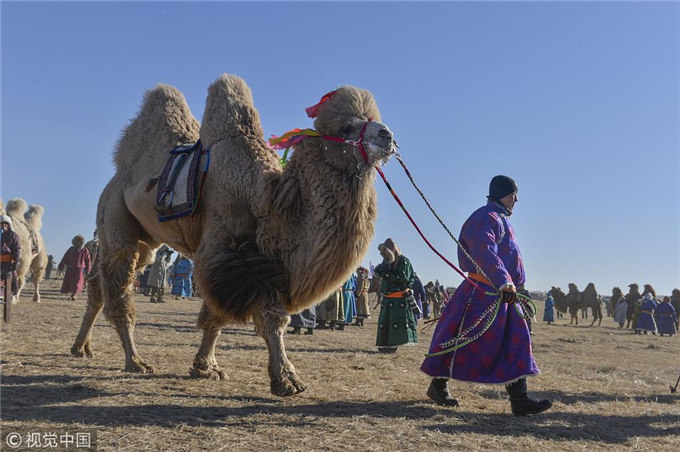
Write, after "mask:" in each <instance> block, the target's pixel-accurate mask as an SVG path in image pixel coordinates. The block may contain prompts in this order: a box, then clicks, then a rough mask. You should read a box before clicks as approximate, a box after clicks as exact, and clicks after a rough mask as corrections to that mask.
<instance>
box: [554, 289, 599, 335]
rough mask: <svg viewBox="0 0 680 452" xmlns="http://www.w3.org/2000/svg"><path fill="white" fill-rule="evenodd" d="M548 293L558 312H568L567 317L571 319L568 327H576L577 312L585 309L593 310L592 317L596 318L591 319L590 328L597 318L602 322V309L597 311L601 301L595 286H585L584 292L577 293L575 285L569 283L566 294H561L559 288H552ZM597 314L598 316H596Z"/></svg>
mask: <svg viewBox="0 0 680 452" xmlns="http://www.w3.org/2000/svg"><path fill="white" fill-rule="evenodd" d="M550 293H551V294H552V296H553V299H554V300H555V308H556V309H557V310H558V311H559V312H566V311H569V316H570V317H571V320H570V321H569V325H571V324H574V323H575V324H576V325H578V313H579V311H580V310H581V309H587V308H591V309H593V317H595V316H597V317H595V318H594V319H593V323H591V324H590V326H593V324H594V323H595V321H596V320H597V319H598V318H599V319H600V323H601V322H602V319H601V318H600V316H601V315H602V308H599V311H598V304H601V302H602V301H601V300H599V298H598V295H597V292H596V291H595V284H593V283H590V284H588V285H587V286H586V290H585V291H583V292H579V291H578V287H576V284H574V283H569V292H568V293H567V294H565V293H564V292H562V290H561V289H560V288H559V287H555V286H553V287H552V289H550ZM592 294H595V297H593V296H592ZM598 312H599V315H598V314H597V313H598Z"/></svg>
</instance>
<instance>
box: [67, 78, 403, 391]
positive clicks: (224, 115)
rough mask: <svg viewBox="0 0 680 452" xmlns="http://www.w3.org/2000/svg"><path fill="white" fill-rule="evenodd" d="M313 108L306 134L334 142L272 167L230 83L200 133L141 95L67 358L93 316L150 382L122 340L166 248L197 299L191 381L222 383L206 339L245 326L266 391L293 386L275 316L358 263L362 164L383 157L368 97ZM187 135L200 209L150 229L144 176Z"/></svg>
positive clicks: (164, 103) (385, 134)
mask: <svg viewBox="0 0 680 452" xmlns="http://www.w3.org/2000/svg"><path fill="white" fill-rule="evenodd" d="M324 99H325V101H324V100H322V102H321V103H319V104H317V106H316V107H318V108H316V109H315V110H314V113H313V114H310V116H316V120H315V123H314V126H315V128H316V130H317V131H318V132H319V133H320V134H321V135H324V136H332V137H339V138H342V139H343V140H342V141H331V140H330V139H324V138H322V137H316V136H314V137H309V138H307V139H305V140H303V141H301V142H299V143H298V144H296V145H295V152H294V153H293V155H292V157H291V159H290V161H289V162H288V163H287V165H286V166H285V170H284V169H283V168H282V166H281V163H280V159H279V156H278V155H277V154H276V152H274V151H273V150H272V149H270V148H268V147H267V145H266V143H265V141H264V138H263V131H262V126H261V124H260V118H259V114H258V112H257V110H256V109H255V107H254V105H253V101H252V94H251V92H250V89H249V88H248V86H247V85H246V84H245V82H244V81H243V80H242V79H240V78H239V77H236V76H234V75H226V74H225V75H222V76H221V77H220V78H218V79H217V80H216V81H215V82H214V83H213V84H212V85H211V86H210V88H209V90H208V98H207V101H206V109H205V113H204V115H203V121H202V124H201V126H200V131H199V124H198V122H197V121H196V120H195V119H194V117H193V116H192V114H191V112H190V111H189V107H188V106H187V104H186V101H185V99H184V96H183V95H182V94H181V93H180V92H179V91H178V90H177V89H175V88H173V87H170V86H167V85H159V86H158V87H156V88H155V89H153V90H151V91H149V92H148V93H147V94H146V96H145V99H144V102H143V105H142V108H141V111H140V113H139V115H138V116H137V118H136V119H134V120H133V121H132V123H131V124H130V125H129V126H127V128H126V129H125V131H124V134H123V136H122V138H121V140H120V142H119V143H118V146H117V150H116V152H115V162H116V174H115V175H114V176H113V178H112V179H111V181H110V182H109V183H108V185H107V186H106V188H105V189H104V191H103V193H102V195H101V197H100V200H99V206H98V212H97V232H98V234H99V241H100V249H99V254H98V257H97V260H98V263H97V266H98V268H97V272H96V273H95V274H94V275H93V276H92V277H91V278H89V280H88V307H87V311H86V313H85V315H84V317H83V323H82V326H81V329H80V332H79V333H78V336H77V338H76V340H75V343H74V345H73V347H72V349H71V352H72V353H73V354H74V355H75V356H83V355H85V354H87V355H88V356H91V355H92V346H91V333H92V325H93V323H94V321H95V318H96V316H97V315H98V313H99V312H100V310H101V309H102V306H103V308H104V314H105V315H106V317H107V318H108V319H109V320H110V321H111V322H112V323H113V325H114V326H115V328H116V331H117V332H118V335H119V337H120V340H121V342H122V344H123V348H124V350H125V369H126V370H127V371H132V372H153V368H152V367H151V366H150V365H149V364H147V363H146V361H145V360H143V359H142V357H141V356H140V354H139V353H138V351H137V348H136V345H135V341H134V327H135V309H134V297H133V295H134V292H133V282H134V279H135V274H136V271H137V270H139V269H141V268H143V267H145V266H146V265H148V264H149V263H150V262H152V261H153V256H154V250H155V249H156V248H158V247H159V246H160V245H161V244H162V243H166V244H168V245H170V246H171V247H173V248H175V249H176V250H178V251H179V252H181V253H183V254H184V255H186V256H189V257H190V258H192V259H193V260H194V262H195V273H194V275H195V280H196V282H197V286H198V288H199V289H200V292H201V294H202V296H203V298H204V303H203V307H202V308H201V312H200V313H199V318H198V327H199V328H200V329H202V330H203V339H202V341H201V344H200V346H199V349H198V352H197V353H196V356H195V358H194V362H193V368H192V370H191V375H192V376H194V377H202V378H213V379H224V378H226V376H225V373H224V372H223V371H222V370H221V369H220V368H219V367H218V365H217V361H216V359H215V344H216V341H217V338H218V337H219V335H220V330H221V328H222V327H223V326H224V325H225V324H226V323H227V322H229V321H246V320H248V319H252V320H253V321H254V323H255V329H256V331H257V333H258V334H259V335H260V336H262V337H263V339H264V341H265V342H266V344H267V348H268V350H269V376H270V380H271V392H272V393H273V394H275V395H277V396H289V395H293V394H296V393H299V392H302V391H303V390H304V389H305V384H304V383H303V382H302V381H301V380H300V378H299V377H298V375H297V373H296V371H295V368H294V367H293V364H291V362H290V361H289V360H288V358H287V356H286V351H285V346H284V342H283V337H284V332H285V328H286V326H287V324H288V322H289V320H290V317H289V315H288V313H289V312H290V313H294V312H300V311H302V310H303V309H305V308H307V307H310V306H312V305H314V304H316V303H318V302H319V300H323V299H324V298H326V297H327V296H328V294H329V293H330V292H332V291H333V290H334V289H335V288H337V287H338V286H339V285H340V284H342V282H343V281H344V280H345V279H346V278H347V276H348V275H349V274H350V273H351V272H352V271H353V270H354V269H355V268H356V267H357V266H358V265H359V263H360V261H361V258H362V257H363V256H364V254H365V253H366V251H367V248H368V246H369V244H370V242H371V240H372V238H373V233H374V226H375V219H376V215H377V211H376V207H377V206H376V191H375V186H374V182H375V171H374V167H375V166H376V165H377V164H378V163H379V162H380V161H381V160H384V159H386V158H388V157H389V156H390V155H391V154H393V153H394V151H395V143H394V139H393V136H392V132H390V130H389V129H388V128H387V127H386V126H385V125H383V124H381V123H380V112H379V110H378V107H377V105H376V103H375V100H374V99H373V96H372V95H371V94H370V93H369V92H368V91H365V90H363V89H359V88H356V87H351V86H345V87H341V88H339V89H338V90H336V91H335V94H334V95H332V94H331V93H329V95H328V96H324ZM199 136H200V140H201V142H202V145H203V147H204V148H209V149H210V153H211V163H210V170H209V174H208V176H207V178H206V179H205V184H204V186H203V192H202V193H201V205H200V206H199V208H198V211H197V212H195V214H193V215H191V216H184V217H181V218H176V219H173V220H170V221H165V222H159V221H158V219H157V212H156V211H154V207H155V206H156V193H155V190H151V191H148V190H147V186H148V183H149V180H150V179H151V178H153V177H154V176H157V175H158V174H159V173H160V172H161V170H162V169H163V167H164V165H165V162H166V160H167V157H168V151H169V150H171V149H173V148H175V147H176V146H177V145H179V144H180V143H187V142H195V141H196V140H198V139H199ZM363 150H365V154H366V155H364V153H363V152H362V151H363ZM203 158H205V157H203Z"/></svg>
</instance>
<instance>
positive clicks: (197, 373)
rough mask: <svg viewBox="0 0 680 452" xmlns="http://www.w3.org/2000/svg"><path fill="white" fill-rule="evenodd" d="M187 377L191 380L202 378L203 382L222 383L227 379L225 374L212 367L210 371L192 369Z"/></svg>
mask: <svg viewBox="0 0 680 452" xmlns="http://www.w3.org/2000/svg"><path fill="white" fill-rule="evenodd" d="M189 375H190V376H191V377H193V378H202V379H204V380H215V381H222V380H228V379H229V377H228V376H227V374H226V372H224V371H223V370H221V369H220V368H219V367H213V368H210V369H198V368H196V367H194V368H192V369H191V370H190V371H189Z"/></svg>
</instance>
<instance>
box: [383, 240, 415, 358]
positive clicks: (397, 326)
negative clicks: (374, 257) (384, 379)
mask: <svg viewBox="0 0 680 452" xmlns="http://www.w3.org/2000/svg"><path fill="white" fill-rule="evenodd" d="M378 251H380V255H381V256H382V257H383V262H382V263H381V264H379V265H378V266H377V267H375V274H377V275H378V276H380V277H381V278H382V283H381V286H380V290H381V292H382V293H383V299H382V302H381V303H380V316H379V317H378V334H377V338H376V341H375V344H376V345H377V346H378V351H380V352H381V353H394V352H396V351H397V347H398V346H400V345H404V344H416V343H418V333H417V331H416V319H415V317H414V315H413V310H412V309H411V304H410V300H411V299H413V300H414V301H415V299H414V298H413V292H412V290H411V286H412V284H413V267H411V262H410V261H409V260H408V259H407V258H406V256H404V255H403V254H401V251H400V250H399V248H398V247H397V245H396V244H395V243H394V241H393V240H392V239H387V240H385V242H384V243H381V244H380V245H379V246H378Z"/></svg>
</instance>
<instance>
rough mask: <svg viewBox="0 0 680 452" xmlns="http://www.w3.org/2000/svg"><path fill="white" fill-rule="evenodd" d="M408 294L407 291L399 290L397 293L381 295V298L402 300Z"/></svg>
mask: <svg viewBox="0 0 680 452" xmlns="http://www.w3.org/2000/svg"><path fill="white" fill-rule="evenodd" d="M408 292H409V290H408V289H404V290H400V291H398V292H391V293H386V294H383V297H386V298H403V297H405V296H406V294H407V293H408Z"/></svg>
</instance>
